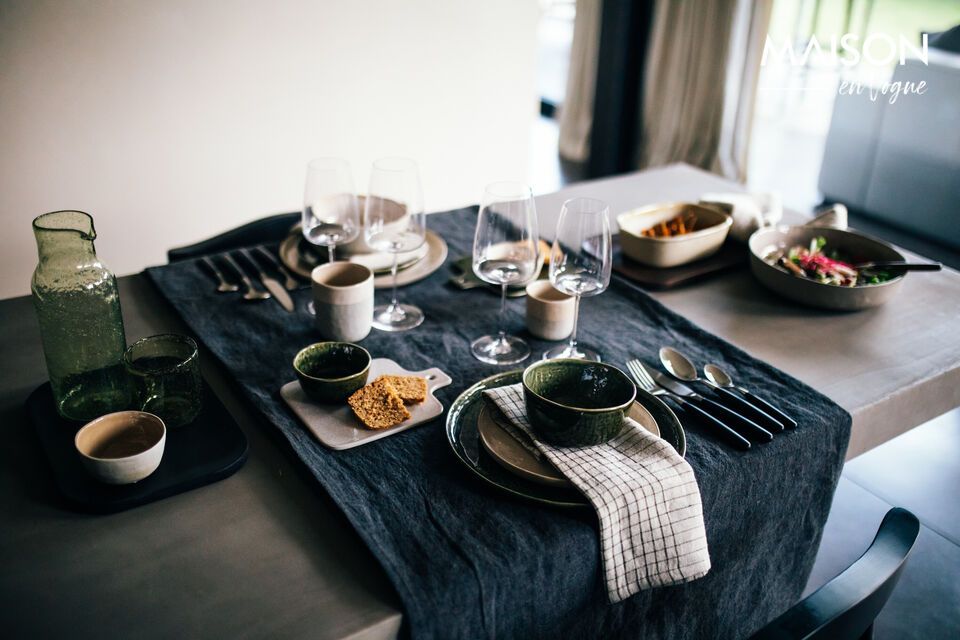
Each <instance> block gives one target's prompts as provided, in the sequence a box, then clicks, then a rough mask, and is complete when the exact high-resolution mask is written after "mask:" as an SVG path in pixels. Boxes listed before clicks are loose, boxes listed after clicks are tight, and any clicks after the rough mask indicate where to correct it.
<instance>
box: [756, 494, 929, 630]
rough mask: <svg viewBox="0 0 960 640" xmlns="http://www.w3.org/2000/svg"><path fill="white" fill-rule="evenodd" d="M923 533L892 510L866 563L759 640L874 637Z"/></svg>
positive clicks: (916, 523)
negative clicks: (878, 619)
mask: <svg viewBox="0 0 960 640" xmlns="http://www.w3.org/2000/svg"><path fill="white" fill-rule="evenodd" d="M919 532H920V522H919V521H918V520H917V517H916V516H915V515H913V514H912V513H910V512H909V511H907V510H906V509H900V508H896V509H891V510H890V511H888V512H887V515H886V516H884V518H883V522H881V523H880V529H879V531H877V536H876V537H875V538H874V539H873V543H872V544H871V545H870V548H868V549H867V550H866V551H865V552H864V554H863V555H862V556H860V559H859V560H857V561H856V562H854V563H853V564H852V565H850V566H849V567H848V568H847V569H846V570H845V571H844V572H843V573H841V574H840V575H838V576H837V577H836V578H834V579H833V580H831V581H830V582H828V583H827V584H825V585H823V586H822V587H820V588H819V589H818V590H817V591H815V592H814V593H812V594H810V595H809V596H807V597H806V598H805V599H804V600H802V601H800V602H799V603H797V604H796V605H794V606H793V607H792V608H791V609H789V610H788V611H787V612H786V613H784V614H783V615H781V616H780V617H778V618H777V619H776V620H774V621H773V622H771V623H770V624H768V625H767V626H765V627H764V628H762V629H761V630H760V631H758V632H757V633H755V634H754V635H753V636H751V637H752V638H754V639H755V640H773V639H775V638H777V639H785V638H790V639H791V640H801V639H806V638H811V639H813V638H817V639H824V640H825V639H827V638H830V639H831V640H846V639H850V640H856V639H858V638H862V637H864V636H866V637H870V631H871V629H872V628H873V621H874V619H876V617H877V615H879V613H880V611H881V609H883V606H884V605H885V604H886V603H887V599H889V598H890V594H891V593H893V588H894V587H895V586H896V585H897V580H899V579H900V572H901V571H902V570H903V567H904V565H905V564H906V561H907V556H908V555H909V554H910V550H911V549H913V544H914V542H916V540H917V535H918V534H919Z"/></svg>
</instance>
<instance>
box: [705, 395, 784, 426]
mask: <svg viewBox="0 0 960 640" xmlns="http://www.w3.org/2000/svg"><path fill="white" fill-rule="evenodd" d="M710 388H711V389H713V390H714V391H715V392H716V393H717V399H718V400H719V402H720V404H725V403H729V404H730V405H732V406H733V407H734V408H736V409H739V410H740V413H742V414H743V415H744V417H746V418H750V419H751V420H753V421H754V422H756V423H757V424H758V425H760V426H761V427H763V428H764V429H766V430H767V431H770V432H771V433H780V432H781V431H783V428H784V427H785V426H786V425H785V424H784V423H783V422H781V421H780V420H778V419H777V418H775V417H774V416H772V415H770V414H769V413H767V412H766V411H764V410H763V409H761V408H760V407H758V406H756V405H755V404H753V403H752V402H748V401H747V400H744V399H743V398H741V397H740V396H738V395H737V394H735V393H734V392H733V391H730V390H729V389H724V388H723V387H717V386H712V385H711V387H710Z"/></svg>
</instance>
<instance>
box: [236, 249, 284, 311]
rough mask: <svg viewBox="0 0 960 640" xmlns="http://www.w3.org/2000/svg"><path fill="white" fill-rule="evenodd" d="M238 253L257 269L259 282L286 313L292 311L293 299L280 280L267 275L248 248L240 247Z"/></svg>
mask: <svg viewBox="0 0 960 640" xmlns="http://www.w3.org/2000/svg"><path fill="white" fill-rule="evenodd" d="M240 254H241V255H242V256H243V257H244V258H246V259H247V262H249V263H250V264H251V265H253V268H254V269H256V270H257V276H258V277H259V278H260V282H261V283H262V284H263V286H264V288H265V289H266V290H267V291H269V292H270V293H272V294H273V299H274V300H276V301H277V302H278V303H280V306H281V307H283V308H284V310H285V311H287V313H293V309H294V306H293V299H292V298H291V297H290V294H289V293H287V290H286V289H284V288H283V285H282V284H280V281H279V280H277V279H275V278H271V277H270V276H269V275H267V274H266V272H264V270H263V268H262V267H261V266H260V263H259V262H257V261H256V260H254V259H253V256H252V255H251V254H250V251H249V250H248V249H240Z"/></svg>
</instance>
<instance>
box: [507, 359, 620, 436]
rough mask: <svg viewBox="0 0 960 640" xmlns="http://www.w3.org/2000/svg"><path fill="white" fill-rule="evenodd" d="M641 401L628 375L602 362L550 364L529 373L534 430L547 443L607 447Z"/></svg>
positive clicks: (526, 395) (527, 397) (526, 386)
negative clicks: (628, 410) (632, 408)
mask: <svg viewBox="0 0 960 640" xmlns="http://www.w3.org/2000/svg"><path fill="white" fill-rule="evenodd" d="M636 397H637V388H636V387H635V386H634V385H633V382H632V381H631V380H630V378H628V377H627V375H626V374H625V373H623V372H622V371H620V369H617V368H616V367H614V366H611V365H609V364H603V363H601V362H586V361H584V360H572V359H557V360H544V361H543V362H538V363H536V364H532V365H530V366H529V367H527V369H526V371H524V372H523V399H524V403H525V404H526V409H527V418H528V419H529V420H530V426H531V427H533V430H534V431H535V432H536V433H537V435H538V436H539V437H540V438H542V439H543V440H544V441H545V442H549V443H550V444H553V445H557V446H560V447H586V446H590V445H594V444H601V443H603V442H607V441H608V440H610V439H611V438H613V437H614V436H616V435H617V434H618V433H620V429H621V428H622V427H623V416H624V413H625V412H626V410H627V409H628V408H629V407H630V405H631V404H633V401H634V399H635V398H636Z"/></svg>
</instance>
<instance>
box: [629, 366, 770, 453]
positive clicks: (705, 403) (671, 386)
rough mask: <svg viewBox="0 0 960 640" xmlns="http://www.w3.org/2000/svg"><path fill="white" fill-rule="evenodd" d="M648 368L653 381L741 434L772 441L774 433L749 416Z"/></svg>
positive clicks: (761, 440) (763, 440) (762, 440)
mask: <svg viewBox="0 0 960 640" xmlns="http://www.w3.org/2000/svg"><path fill="white" fill-rule="evenodd" d="M647 370H648V371H649V373H650V374H651V375H652V376H653V381H654V382H656V383H657V384H658V385H660V386H661V387H663V388H664V389H666V390H667V391H669V392H670V393H672V394H673V395H675V396H680V397H682V398H684V399H685V400H687V401H689V402H690V404H694V405H696V406H697V408H699V409H702V410H703V411H705V412H707V413H709V414H710V415H711V416H712V417H713V418H716V419H717V420H720V421H721V422H724V423H725V424H726V425H727V426H729V427H732V428H733V429H735V430H736V431H737V432H738V433H740V435H742V436H745V437H747V438H755V439H757V440H759V441H760V442H770V441H771V440H773V434H772V433H770V432H769V431H767V430H766V429H764V428H763V427H761V426H760V425H758V424H757V423H756V422H754V421H752V420H750V419H748V418H744V417H743V416H742V415H740V414H739V413H737V412H735V411H733V410H732V409H728V408H727V407H725V406H723V405H722V404H720V403H718V402H714V401H713V400H710V399H709V398H704V397H703V396H702V395H700V394H699V393H697V392H696V391H694V390H693V389H691V388H690V387H688V386H687V385H685V384H681V383H679V382H677V381H676V380H674V379H673V378H671V377H669V376H668V375H666V374H664V373H661V372H659V371H657V370H655V369H650V368H649V367H648V368H647Z"/></svg>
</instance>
